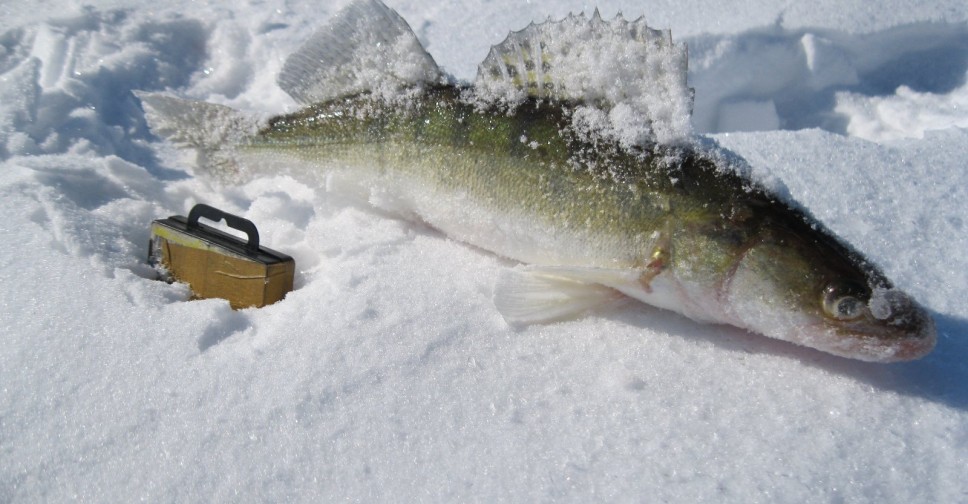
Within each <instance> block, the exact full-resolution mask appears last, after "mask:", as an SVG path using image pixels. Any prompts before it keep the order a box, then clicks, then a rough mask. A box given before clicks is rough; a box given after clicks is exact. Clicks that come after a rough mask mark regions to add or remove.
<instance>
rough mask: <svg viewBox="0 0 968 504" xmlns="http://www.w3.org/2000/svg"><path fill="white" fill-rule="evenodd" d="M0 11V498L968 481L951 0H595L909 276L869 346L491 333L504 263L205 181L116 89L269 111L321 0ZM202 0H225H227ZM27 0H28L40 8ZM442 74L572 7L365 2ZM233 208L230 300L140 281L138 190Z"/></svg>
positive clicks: (737, 493) (753, 146)
mask: <svg viewBox="0 0 968 504" xmlns="http://www.w3.org/2000/svg"><path fill="white" fill-rule="evenodd" d="M89 4H91V3H90V2H85V3H84V4H80V3H75V2H73V1H64V0H60V1H44V2H37V3H29V5H28V3H27V2H22V3H8V4H5V5H3V6H0V14H2V15H0V18H2V23H3V24H2V26H3V28H2V30H3V32H2V34H0V159H2V160H3V161H2V166H0V209H2V212H3V213H4V215H5V218H4V220H3V224H2V225H0V281H2V285H3V288H2V289H0V320H2V321H3V323H2V324H0V344H2V350H0V384H2V385H0V501H2V502H31V501H38V500H50V501H65V500H69V499H77V500H81V501H87V502H92V501H94V502H102V501H129V500H135V499H143V500H149V501H228V500H233V501H234V500H239V496H240V495H241V496H243V497H242V498H243V499H245V500H259V501H280V500H293V501H311V502H319V501H322V502H330V501H336V500H350V501H366V502H373V501H431V502H453V501H485V502H493V501H521V502H531V501H551V500H555V501H571V502H588V501H641V500H649V501H656V502H662V501H677V502H692V501H700V500H702V501H711V500H716V501H732V502H758V501H769V502H777V501H779V502H804V501H832V500H844V501H875V500H876V501H883V502H910V501H918V502H956V501H960V500H963V499H964V496H965V494H966V493H968V483H966V482H965V480H964V477H963V474H964V470H965V467H968V460H966V459H968V386H966V383H968V342H966V339H965V336H966V334H968V301H966V297H965V296H964V294H963V293H964V290H965V287H966V286H968V255H966V254H965V250H968V243H966V242H968V238H966V236H968V233H966V230H965V226H966V225H968V207H966V206H965V205H964V204H963V202H964V201H966V198H968V194H966V192H968V175H966V172H965V167H964V159H966V158H968V130H966V129H963V128H964V127H965V124H966V120H968V110H966V108H965V105H964V103H965V96H966V91H965V89H966V73H968V25H966V21H968V9H966V8H965V6H964V5H963V2H958V1H951V2H948V1H938V2H931V3H930V5H917V4H911V3H904V2H887V3H882V4H879V5H878V6H877V7H876V8H874V7H872V6H871V4H870V3H869V2H864V1H834V0H823V1H821V2H812V3H809V4H803V5H802V6H801V5H793V6H791V7H789V8H788V7H786V6H785V3H784V2H778V1H773V0H759V1H753V0H750V1H747V2H740V3H738V4H736V5H730V6H719V5H718V4H717V5H708V4H706V3H704V2H698V1H681V0H680V1H657V2H650V5H651V6H650V10H649V11H648V12H641V8H642V7H641V4H639V3H634V2H613V1H606V2H603V3H602V4H601V5H600V8H601V13H602V16H603V17H604V18H606V19H609V18H611V17H613V16H614V15H615V14H616V13H617V12H618V11H623V12H624V13H625V15H626V17H628V18H634V17H637V16H638V14H645V15H646V17H647V20H648V22H649V25H650V26H653V27H656V28H671V29H672V32H673V36H674V37H675V39H676V40H677V41H683V42H686V43H687V44H688V46H689V53H690V72H691V73H690V76H689V82H690V84H691V85H692V86H694V87H695V88H696V103H695V113H694V120H693V126H694V128H695V129H696V131H698V132H700V133H706V134H710V135H711V138H712V139H714V140H715V141H718V142H719V143H720V144H721V145H723V146H724V147H726V148H729V149H731V150H733V151H734V152H735V153H737V154H738V155H741V156H743V157H744V158H746V159H747V160H748V161H749V162H750V163H751V164H752V166H753V170H754V171H755V172H756V173H758V174H759V175H760V176H763V177H773V178H775V179H777V180H779V181H782V183H783V186H785V187H786V189H787V190H788V191H789V192H790V194H791V195H792V196H793V197H795V198H796V199H798V200H799V201H800V202H802V203H803V204H804V205H805V206H806V207H807V208H808V209H810V211H811V212H813V213H814V214H815V215H816V216H817V217H818V218H820V219H821V220H822V221H823V222H824V223H826V224H827V225H829V226H830V227H831V228H832V229H833V230H835V231H836V232H837V233H839V234H841V235H842V236H843V237H845V238H846V239H847V240H848V241H850V242H851V243H852V244H854V245H855V246H856V247H857V248H858V249H860V250H862V251H864V253H865V254H866V255H867V256H868V257H870V258H871V259H873V260H874V261H875V262H877V263H878V264H880V265H881V266H882V267H883V268H884V270H885V271H886V273H887V274H888V276H889V277H890V278H892V279H893V280H894V281H895V282H896V283H897V284H898V285H899V287H902V288H903V289H905V290H907V291H908V292H909V293H911V294H912V295H913V296H914V297H915V298H917V299H918V300H919V301H921V302H922V303H923V304H925V305H926V306H927V307H928V308H929V309H930V310H931V311H932V313H933V315H934V316H935V320H936V322H937V324H938V328H939V342H938V347H937V349H936V350H935V352H934V353H932V354H931V355H929V356H928V357H926V358H924V359H922V360H920V361H917V362H913V363H906V364H892V365H879V364H866V363H862V362H857V361H850V360H846V359H841V358H837V357H833V356H830V355H826V354H822V353H819V352H816V351H813V350H809V349H804V348H800V347H795V346H792V345H789V344H786V343H783V342H780V341H775V340H772V339H769V338H765V337H762V336H756V335H751V334H747V333H745V332H743V331H740V330H737V329H733V328H729V327H722V326H711V325H701V324H697V323H694V322H691V321H689V320H686V319H684V318H682V317H680V316H677V315H674V314H671V313H668V312H665V311H661V310H655V309H651V308H648V307H641V306H639V305H636V304H631V303H626V304H619V305H617V306H610V307H608V308H605V309H601V310H599V311H596V312H594V313H593V314H592V315H590V316H588V317H585V318H583V319H580V320H576V321H570V322H561V323H555V324H549V325H539V326H532V327H529V328H527V329H511V328H509V327H507V325H506V324H505V322H504V321H503V320H502V319H501V317H500V315H498V313H497V311H496V310H495V308H494V305H493V303H492V301H491V289H492V286H493V282H494V280H495V279H496V278H497V277H498V276H499V275H500V274H501V272H502V271H504V270H505V268H507V267H508V266H509V265H508V264H507V263H506V262H505V261H502V260H501V259H499V258H496V257H494V256H492V255H489V254H487V253H486V252H483V251H480V250H476V249H472V248H469V247H466V246H463V245H461V244H459V243H456V242H453V241H450V240H448V239H446V238H445V237H443V236H441V235H440V234H438V233H436V232H435V231H433V230H431V229H428V228H426V227H423V226H421V225H419V224H414V223H410V222H406V221H401V220H398V219H394V218H391V217H388V216H386V215H383V214H381V213H379V212H377V211H374V210H372V209H369V208H366V207H363V206H359V205H356V204H353V203H351V202H349V201H343V200H342V199H340V198H339V197H338V196H333V195H331V194H327V193H325V192H324V191H321V190H319V189H318V188H315V187H308V186H306V185H303V184H301V183H299V182H297V181H295V180H292V179H290V178H287V177H281V176H280V177H267V178H260V179H256V180H252V181H250V182H248V183H246V184H244V185H242V186H224V185H221V184H219V183H217V182H215V181H212V180H209V179H206V178H203V177H195V176H194V172H193V169H192V167H191V165H190V164H189V163H188V160H190V158H191V156H187V155H185V154H184V153H180V152H177V151H175V150H173V149H172V148H170V147H169V146H166V145H164V144H161V143H158V142H157V141H156V140H155V139H154V138H153V137H151V136H150V135H149V133H148V131H147V129H146V127H145V124H144V121H143V114H142V111H141V108H140V106H139V104H138V102H137V100H136V99H135V97H134V96H133V95H132V94H131V93H130V91H132V90H149V91H150V90H164V89H171V90H174V91H175V92H176V93H178V94H180V95H182V96H188V97H193V98H198V99H204V100H208V101H214V102H218V103H222V104H226V105H231V106H233V107H236V108H240V109H243V110H247V111H251V112H252V113H254V114H259V115H263V116H265V115H270V114H275V113H280V112H284V111H291V110H294V109H295V108H296V107H297V105H296V104H295V102H294V101H293V100H292V99H291V98H289V97H287V96H286V95H285V93H284V92H282V90H280V89H279V88H278V86H277V85H276V84H275V76H276V75H278V73H279V71H280V69H281V67H282V63H283V61H285V58H286V56H287V55H288V54H290V53H292V52H293V51H295V50H296V49H297V48H298V47H299V46H300V45H301V43H302V42H303V41H304V40H306V39H307V38H308V37H309V35H310V34H311V33H312V31H313V29H314V28H315V27H317V26H318V25H320V24H322V23H325V21H326V20H327V19H328V18H329V17H330V16H331V15H332V14H333V13H335V12H336V10H338V7H340V6H341V5H345V2H336V3H334V4H333V5H329V4H327V5H325V6H320V5H319V4H318V3H316V2H304V1H283V0H265V1H260V2H247V3H237V4H233V5H232V6H222V7H219V6H211V5H202V4H200V3H197V2H189V1H182V2H172V3H171V4H170V5H164V6H161V5H159V4H157V3H149V2H144V1H142V0H127V1H120V0H119V1H114V0H103V1H100V2H95V3H94V4H93V5H95V6H94V7H84V6H82V5H89ZM226 5H228V4H226ZM38 6H39V7H38ZM391 7H393V8H395V9H396V10H397V11H398V12H400V14H401V15H402V16H403V17H404V18H405V19H407V20H408V21H409V22H410V24H411V26H413V28H414V31H415V33H416V34H417V36H418V38H420V40H421V41H422V42H423V43H424V45H425V46H426V47H427V49H428V51H429V52H430V54H432V55H433V57H434V59H435V60H436V61H437V62H438V63H439V64H440V65H441V66H442V67H443V68H444V69H445V70H447V71H449V72H451V73H453V74H455V75H456V76H457V77H458V78H462V79H468V80H470V79H472V78H473V76H474V74H475V66H476V63H477V62H478V61H480V60H482V59H483V58H484V56H485V55H486V54H487V48H488V47H489V45H491V44H494V43H497V42H499V41H500V40H502V39H503V38H504V36H505V35H506V33H507V31H509V30H518V29H521V28H523V27H524V26H526V25H527V24H528V23H529V22H531V21H532V20H538V21H540V20H544V19H545V18H546V17H547V16H549V15H551V16H553V17H555V18H556V19H560V18H562V17H564V16H565V15H566V14H567V13H568V12H569V11H573V12H579V11H582V10H583V9H584V10H585V11H586V12H589V11H590V10H591V7H590V6H587V5H586V4H584V3H581V2H567V1H560V2H555V3H553V4H541V3H538V2H535V3H529V4H526V5H520V4H519V3H518V2H510V1H507V0H498V1H493V2H480V3H478V2H474V1H472V0H453V1H448V2H446V3H439V4H433V5H432V6H431V5H430V4H425V3H423V2H414V1H406V0H403V1H400V2H393V3H391ZM196 202H205V203H208V204H211V205H213V206H216V207H219V208H222V209H224V210H227V211H230V212H233V213H237V214H240V215H242V216H244V217H247V218H249V219H251V220H253V221H255V222H256V224H258V225H259V228H260V231H261V234H262V240H263V242H264V243H265V244H267V245H268V246H270V247H272V248H275V249H277V250H281V251H284V252H286V253H288V254H290V255H292V256H293V257H295V259H296V262H297V269H298V271H297V276H296V290H295V291H294V292H292V293H291V294H290V295H289V296H288V297H287V298H286V300H284V301H283V302H281V303H278V304H275V305H272V306H269V307H266V308H263V309H258V310H242V311H232V310H231V309H229V307H228V305H227V303H226V302H224V301H220V300H205V301H190V302H189V301H186V299H187V298H188V295H189V294H188V291H187V289H185V288H184V287H183V286H179V285H167V284H165V283H163V282H157V281H154V280H152V278H153V271H152V270H150V268H148V267H147V266H146V265H145V264H144V259H145V256H146V254H147V241H148V227H149V224H150V222H151V220H152V219H155V218H160V217H167V216H168V215H172V214H182V215H184V214H185V213H186V212H187V211H188V209H189V208H190V207H191V206H192V205H193V204H194V203H196Z"/></svg>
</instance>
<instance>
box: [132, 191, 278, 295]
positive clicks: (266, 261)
mask: <svg viewBox="0 0 968 504" xmlns="http://www.w3.org/2000/svg"><path fill="white" fill-rule="evenodd" d="M200 218H205V219H208V220H210V221H213V222H219V221H221V220H224V221H225V223H226V224H227V225H228V227H230V228H233V229H237V230H239V231H242V232H243V233H245V234H246V236H247V239H244V240H243V239H241V238H239V237H236V236H233V235H231V234H229V233H225V232H223V231H220V230H218V229H216V228H214V227H211V226H208V225H205V224H202V223H199V222H198V220H199V219H200ZM148 262H149V263H150V264H151V265H152V266H155V267H159V266H160V267H162V268H163V269H164V271H165V272H166V274H167V275H168V277H169V279H170V280H177V281H180V282H185V283H187V284H188V285H189V286H190V287H191V289H192V294H193V296H194V297H195V298H223V299H227V300H228V301H229V304H230V305H231V306H232V308H234V309H239V308H248V307H262V306H265V305H269V304H272V303H275V302H276V301H279V300H280V299H282V298H283V297H285V295H286V293H288V292H289V291H291V290H292V281H293V275H294V273H295V269H296V264H295V261H293V259H292V258H291V257H289V256H287V255H285V254H282V253H280V252H276V251H275V250H272V249H269V248H266V247H262V246H260V245H259V231H258V230H257V229H256V227H255V224H253V223H252V221H249V220H246V219H243V218H241V217H238V216H235V215H232V214H229V213H226V212H223V211H221V210H219V209H217V208H214V207H211V206H208V205H204V204H198V205H195V206H194V207H193V208H192V209H191V211H190V212H189V213H188V217H187V218H186V217H184V216H181V215H173V216H171V217H169V218H167V219H158V220H155V221H154V222H152V223H151V240H150V242H149V244H148Z"/></svg>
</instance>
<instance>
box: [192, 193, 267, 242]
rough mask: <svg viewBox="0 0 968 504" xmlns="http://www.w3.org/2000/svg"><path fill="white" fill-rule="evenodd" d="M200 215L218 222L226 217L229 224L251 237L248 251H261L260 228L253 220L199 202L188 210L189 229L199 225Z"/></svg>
mask: <svg viewBox="0 0 968 504" xmlns="http://www.w3.org/2000/svg"><path fill="white" fill-rule="evenodd" d="M199 217H205V218H206V219H208V220H211V221H213V222H218V221H220V220H222V219H225V223H226V224H228V226H229V227H230V228H233V229H238V230H239V231H242V232H243V233H245V234H246V235H247V236H248V237H249V243H247V244H246V246H245V250H246V252H248V253H250V254H258V253H259V230H258V229H256V228H255V224H253V223H252V221H250V220H248V219H243V218H242V217H239V216H237V215H232V214H230V213H226V212H223V211H221V210H219V209H218V208H215V207H210V206H208V205H206V204H204V203H199V204H197V205H195V206H193V207H192V211H191V212H188V229H195V228H197V227H198V219H199Z"/></svg>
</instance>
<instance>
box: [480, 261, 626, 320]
mask: <svg viewBox="0 0 968 504" xmlns="http://www.w3.org/2000/svg"><path fill="white" fill-rule="evenodd" d="M598 271H599V272H601V271H606V270H598ZM599 276H600V275H598V274H596V270H592V269H569V268H532V267H518V268H513V269H507V270H505V271H504V272H502V274H501V276H500V277H499V278H498V281H497V285H496V286H495V288H494V305H495V306H496V307H497V309H498V311H499V312H500V313H501V315H502V316H503V317H504V320H506V321H507V322H508V323H509V324H512V325H528V324H535V323H543V322H551V321H555V320H562V319H568V318H573V317H577V316H579V315H581V314H583V313H585V312H587V311H588V310H590V309H592V308H595V307H597V306H601V305H603V304H605V303H608V302H611V301H615V300H617V299H621V298H622V297H623V295H622V294H621V293H620V292H618V291H617V290H615V289H613V288H611V287H607V286H605V285H602V284H601V283H598V282H596V281H595V279H596V277H599Z"/></svg>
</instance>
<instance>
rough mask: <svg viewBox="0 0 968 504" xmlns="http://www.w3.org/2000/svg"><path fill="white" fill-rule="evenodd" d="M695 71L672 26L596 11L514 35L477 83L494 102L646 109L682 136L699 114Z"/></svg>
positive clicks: (494, 52)
mask: <svg viewBox="0 0 968 504" xmlns="http://www.w3.org/2000/svg"><path fill="white" fill-rule="evenodd" d="M687 73H688V54H687V50H686V46H685V44H681V43H679V44H677V43H674V42H673V41H672V35H671V34H670V32H669V31H668V30H665V31H660V30H653V29H651V28H649V27H648V26H646V23H645V19H644V18H641V17H640V18H639V19H637V20H635V21H626V20H625V19H624V18H623V17H622V16H621V14H620V15H618V16H616V17H615V19H613V20H611V21H604V20H602V18H601V16H600V15H599V13H598V10H597V9H596V10H595V13H594V14H593V15H592V17H591V18H590V19H589V18H588V17H586V16H585V15H584V14H581V15H577V16H576V15H574V14H571V15H569V16H568V17H566V18H564V19H562V20H561V21H553V20H550V19H549V20H548V21H546V22H544V23H541V24H534V23H531V24H530V25H528V26H527V27H526V28H524V29H523V30H521V31H517V32H512V33H510V34H509V35H508V37H507V38H506V39H505V40H504V41H503V42H501V43H500V44H497V45H495V46H493V47H491V51H490V53H489V54H488V56H487V58H485V59H484V61H483V62H482V63H481V64H480V66H478V69H477V78H476V80H475V82H474V87H475V90H476V93H477V95H478V97H479V99H481V100H483V101H485V102H493V103H498V102H504V103H510V104H512V105H513V104H515V103H519V102H520V101H522V100H523V99H524V98H527V97H531V98H537V99H551V100H561V101H567V102H572V103H577V104H588V105H593V106H595V107H598V108H600V109H603V110H606V111H608V110H612V109H613V108H615V107H616V106H618V105H624V106H628V107H629V108H630V110H631V112H633V113H634V114H644V116H643V119H644V120H645V121H646V122H647V123H649V124H651V125H653V127H652V129H654V130H656V131H655V132H656V133H658V134H659V136H660V137H661V136H662V135H663V133H664V132H665V133H668V135H667V136H677V135H680V134H682V133H683V132H685V131H688V130H689V128H688V126H687V125H686V124H684V123H688V121H689V116H690V115H691V112H692V96H693V93H692V90H691V89H690V88H689V87H688V85H687V84H686V76H687ZM666 130H669V131H666ZM660 140H661V138H660Z"/></svg>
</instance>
